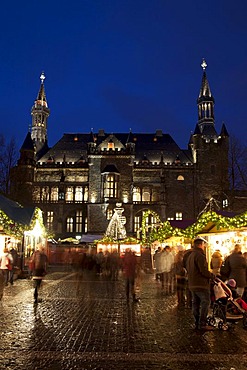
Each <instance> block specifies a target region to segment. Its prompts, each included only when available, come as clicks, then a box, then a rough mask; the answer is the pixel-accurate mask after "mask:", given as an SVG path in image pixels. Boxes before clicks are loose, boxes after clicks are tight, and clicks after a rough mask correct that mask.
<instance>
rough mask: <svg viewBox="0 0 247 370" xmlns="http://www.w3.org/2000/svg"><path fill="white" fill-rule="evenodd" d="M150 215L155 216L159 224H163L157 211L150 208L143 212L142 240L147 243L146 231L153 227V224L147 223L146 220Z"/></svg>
mask: <svg viewBox="0 0 247 370" xmlns="http://www.w3.org/2000/svg"><path fill="white" fill-rule="evenodd" d="M149 215H152V216H154V217H155V218H156V220H157V222H158V223H159V224H161V221H160V216H159V215H158V213H156V212H154V211H152V210H150V209H149V210H147V211H146V212H144V213H143V217H142V242H143V243H146V241H147V233H146V231H147V229H148V228H151V227H153V226H152V225H147V223H146V220H147V218H148V216H149Z"/></svg>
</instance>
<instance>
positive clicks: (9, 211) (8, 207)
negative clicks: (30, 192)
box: [0, 194, 35, 225]
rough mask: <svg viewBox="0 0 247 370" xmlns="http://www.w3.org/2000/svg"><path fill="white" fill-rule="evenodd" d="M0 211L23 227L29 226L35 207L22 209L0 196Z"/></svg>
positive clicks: (17, 204)
mask: <svg viewBox="0 0 247 370" xmlns="http://www.w3.org/2000/svg"><path fill="white" fill-rule="evenodd" d="M0 210H1V211H3V212H4V213H5V214H6V215H7V216H8V217H9V218H10V219H11V220H13V221H15V222H17V223H20V224H23V225H29V224H30V223H31V221H32V218H33V215H34V211H35V207H25V208H24V207H22V206H21V205H20V204H19V203H17V202H14V201H13V200H11V199H8V198H6V197H5V196H3V195H1V194H0Z"/></svg>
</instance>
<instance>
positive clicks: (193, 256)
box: [186, 237, 215, 330]
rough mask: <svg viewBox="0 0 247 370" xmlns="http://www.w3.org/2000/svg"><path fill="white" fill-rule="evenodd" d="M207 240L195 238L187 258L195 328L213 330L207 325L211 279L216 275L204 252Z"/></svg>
mask: <svg viewBox="0 0 247 370" xmlns="http://www.w3.org/2000/svg"><path fill="white" fill-rule="evenodd" d="M205 243H207V241H206V240H205V239H204V238H202V237H198V238H196V239H195V240H194V247H193V250H192V251H191V252H190V254H189V256H188V258H187V260H186V270H187V272H188V284H189V289H190V291H191V292H192V312H193V316H194V319H195V328H196V329H202V330H212V329H213V327H211V326H208V325H207V315H208V309H209V306H210V283H209V282H210V279H214V277H215V275H214V274H212V273H211V272H210V271H209V270H208V263H207V260H206V255H205V253H204V248H205Z"/></svg>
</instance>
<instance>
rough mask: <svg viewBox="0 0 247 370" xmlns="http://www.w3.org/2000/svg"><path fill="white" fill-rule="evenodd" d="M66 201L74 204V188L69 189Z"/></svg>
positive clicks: (69, 187)
mask: <svg viewBox="0 0 247 370" xmlns="http://www.w3.org/2000/svg"><path fill="white" fill-rule="evenodd" d="M65 200H66V202H68V203H70V202H73V187H72V186H68V187H67V189H66V198H65Z"/></svg>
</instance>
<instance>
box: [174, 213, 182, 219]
mask: <svg viewBox="0 0 247 370" xmlns="http://www.w3.org/2000/svg"><path fill="white" fill-rule="evenodd" d="M175 219H176V220H182V219H183V214H182V212H176V218H175Z"/></svg>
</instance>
